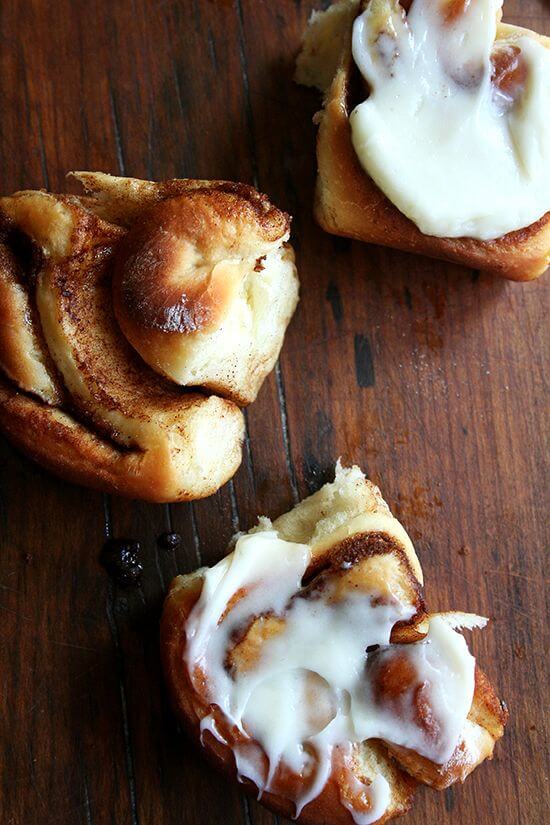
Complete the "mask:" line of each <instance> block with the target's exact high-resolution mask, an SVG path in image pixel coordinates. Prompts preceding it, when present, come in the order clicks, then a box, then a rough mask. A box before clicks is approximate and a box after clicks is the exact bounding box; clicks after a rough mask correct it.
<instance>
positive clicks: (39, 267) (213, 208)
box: [0, 173, 297, 501]
mask: <svg viewBox="0 0 550 825" xmlns="http://www.w3.org/2000/svg"><path fill="white" fill-rule="evenodd" d="M77 177H78V178H79V179H80V180H81V181H82V182H83V183H84V185H85V187H86V188H87V190H88V192H89V194H88V195H86V196H82V197H77V196H71V195H52V194H49V193H47V192H44V191H40V192H34V191H26V192H18V193H16V194H15V195H12V196H10V197H4V198H0V321H1V322H2V323H0V374H1V375H2V377H1V378H0V427H1V428H2V429H3V430H4V432H5V433H6V434H7V435H8V436H9V437H10V438H11V439H12V440H13V441H14V442H15V443H16V444H17V445H18V446H19V447H21V448H22V449H23V450H24V451H26V452H27V453H28V454H29V455H31V456H32V457H33V458H35V459H36V460H37V461H39V462H40V463H42V464H44V465H45V466H46V467H48V468H49V469H52V470H54V471H55V472H57V473H59V474H60V475H62V476H63V477H64V478H67V479H69V480H73V481H77V482H80V483H84V484H88V485H90V486H93V487H97V488H99V489H103V490H106V491H109V492H120V493H122V494H124V495H128V496H133V497H137V498H144V499H148V500H151V501H176V500H184V499H193V498H199V497H201V496H205V495H209V494H210V493H212V492H214V491H215V490H217V489H218V488H219V487H220V486H221V485H222V484H223V483H224V482H225V481H227V479H228V478H230V477H231V476H232V475H233V473H234V472H235V470H236V469H237V467H238V466H239V463H240V460H241V441H242V436H243V427H244V424H243V416H242V413H241V411H240V409H239V406H238V404H243V403H246V402H248V401H250V400H252V399H253V398H254V397H255V395H256V393H257V391H258V389H259V387H260V385H261V382H262V380H263V378H264V377H265V375H266V374H267V373H268V372H269V370H270V369H271V368H272V366H273V363H274V360H275V359H276V357H277V355H278V352H279V349H280V347H281V344H282V340H283V336H284V332H285V329H286V326H287V324H288V321H289V320H290V316H291V315H292V312H293V310H294V307H295V305H296V301H297V277H296V269H295V266H294V258H293V253H292V249H291V247H290V246H289V245H288V243H287V240H288V234H289V218H288V216H287V215H285V214H284V213H283V212H280V211H279V210H278V209H276V208H275V207H274V206H272V205H271V204H270V202H269V201H268V199H267V198H266V197H265V196H263V195H260V194H259V193H258V192H256V191H255V190H254V189H252V188H251V187H247V186H245V185H242V184H232V183H224V182H207V181H184V180H181V181H180V180H174V181H167V182H165V183H160V184H157V183H152V182H149V181H137V180H132V179H125V178H114V177H111V176H109V175H102V174H99V173H80V174H77ZM267 307H269V312H268V309H267ZM262 332H264V334H263V335H262Z"/></svg>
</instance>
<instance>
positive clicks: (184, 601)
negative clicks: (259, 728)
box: [160, 574, 417, 825]
mask: <svg viewBox="0 0 550 825" xmlns="http://www.w3.org/2000/svg"><path fill="white" fill-rule="evenodd" d="M182 578H184V577H179V579H176V580H174V582H173V583H172V586H171V589H170V592H169V594H168V597H167V599H166V601H165V604H164V609H163V613H162V619H161V625H160V650H161V659H162V665H163V670H164V674H165V679H166V683H167V685H168V692H169V695H170V699H171V703H172V706H173V708H174V710H175V712H176V713H177V715H178V717H179V718H180V720H181V721H182V722H183V723H184V725H185V727H186V729H187V731H188V733H189V734H190V735H191V737H192V738H193V739H194V740H195V742H196V743H197V744H198V745H200V746H201V747H202V749H203V752H204V753H205V755H206V756H207V757H208V759H209V761H210V762H211V763H212V764H213V765H214V766H215V767H216V768H217V769H218V770H221V771H222V772H223V773H224V774H225V775H226V776H227V777H228V778H230V779H232V780H233V781H237V780H238V779H239V778H238V774H237V769H236V765H235V759H234V756H233V752H232V750H231V748H230V747H229V746H228V745H226V744H224V743H222V742H220V741H219V740H218V739H217V738H216V737H215V736H213V735H212V734H211V733H210V732H209V731H205V733H204V735H203V736H201V733H200V722H201V720H202V719H203V718H204V717H205V716H206V715H208V713H209V712H212V710H213V709H212V707H211V706H208V705H207V704H205V703H204V702H203V701H202V700H201V697H200V696H199V695H198V694H197V692H196V689H195V687H194V686H193V685H192V684H191V680H190V678H189V674H188V671H187V668H186V667H185V665H184V662H183V654H184V651H185V646H186V637H185V620H186V618H187V617H188V616H189V614H190V612H191V610H192V608H193V606H194V605H195V603H196V601H197V600H198V598H199V596H200V593H201V588H202V579H201V578H200V575H197V574H193V575H192V577H191V578H190V579H189V581H188V582H186V583H185V584H182V583H181V579H182ZM214 714H215V717H216V719H218V720H219V723H220V729H221V730H224V733H225V734H227V737H228V741H230V742H231V741H233V742H234V743H237V742H239V743H242V737H241V736H240V735H239V734H236V733H235V732H232V731H226V730H225V729H224V728H223V720H222V719H221V717H220V716H219V715H216V711H215V710H214ZM369 750H370V752H371V753H370V757H371V759H373V760H374V763H375V765H376V766H377V768H378V769H382V766H383V770H384V774H385V775H386V778H388V780H389V781H390V783H391V787H392V801H391V804H390V806H389V808H388V810H387V811H386V813H385V814H384V815H383V816H382V817H381V818H379V819H378V820H377V821H376V825H383V823H385V822H388V821H389V820H390V819H393V818H394V817H396V816H400V815H402V814H404V813H406V812H407V811H408V810H410V808H411V806H412V802H413V795H414V789H415V788H416V784H417V783H416V781H415V780H414V779H413V778H412V777H411V776H409V775H407V774H406V773H403V771H401V770H400V769H399V767H398V766H397V765H396V764H395V763H394V762H393V760H391V759H388V756H387V751H385V749H384V746H383V745H382V744H381V743H376V742H373V743H369ZM260 758H261V757H260ZM354 772H355V773H356V775H358V776H361V773H362V769H361V767H360V766H359V765H357V766H356V767H355V771H354ZM277 779H278V784H279V788H280V790H279V792H278V793H270V792H265V793H264V794H262V797H261V802H262V804H264V805H266V806H267V807H268V808H270V809H271V810H273V811H275V812H276V813H278V814H280V815H282V816H285V817H288V818H294V815H295V807H294V803H293V802H292V801H291V799H290V798H289V796H292V790H293V789H294V790H295V791H299V784H298V780H297V778H296V777H294V776H292V775H289V773H288V772H287V773H283V774H282V775H280V776H278V777H276V778H275V782H277ZM342 781H344V782H345V778H343V777H339V776H338V769H337V768H335V771H334V773H333V775H331V777H330V778H329V780H328V781H327V783H326V785H325V787H324V788H323V790H322V791H321V793H320V794H319V796H317V797H316V798H315V799H313V800H312V801H311V802H310V803H309V804H308V805H306V807H305V808H304V809H303V811H302V813H301V814H300V816H299V817H298V819H297V822H299V823H301V825H320V823H325V822H330V823H334V825H353V823H354V820H353V817H352V815H351V813H350V812H349V811H348V810H347V809H346V808H345V807H344V806H343V805H342V802H341V797H342V793H343V792H342V787H341V784H342ZM239 782H241V783H242V786H243V787H244V789H245V790H246V791H247V793H249V794H251V795H252V796H257V794H258V790H257V788H256V786H255V785H254V783H253V782H251V781H250V780H248V779H246V778H245V779H244V780H242V779H239ZM284 791H286V794H287V795H285V792H284Z"/></svg>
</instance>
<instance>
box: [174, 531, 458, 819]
mask: <svg viewBox="0 0 550 825" xmlns="http://www.w3.org/2000/svg"><path fill="white" fill-rule="evenodd" d="M310 555H311V554H310V549H309V547H308V546H307V545H300V544H293V543H291V542H286V541H283V540H281V539H280V538H279V537H278V535H277V534H276V533H275V532H274V531H272V530H266V531H260V532H256V533H253V534H249V535H245V536H241V537H240V538H239V539H238V541H237V544H236V546H235V551H234V553H233V554H232V555H231V556H228V557H227V558H226V559H224V560H223V561H221V562H220V563H219V564H217V565H216V566H215V567H213V568H211V569H208V570H205V571H204V573H203V575H204V583H203V589H202V592H201V596H200V598H199V600H198V601H197V603H196V605H195V606H194V608H193V610H192V612H191V614H190V616H189V618H188V622H187V626H186V633H187V647H186V654H185V660H186V665H187V668H188V671H189V674H190V677H191V679H192V681H193V682H194V684H195V686H196V688H197V691H200V690H202V691H204V690H205V689H206V692H207V697H206V699H207V701H208V703H209V704H210V707H211V713H210V715H209V716H206V717H205V718H204V719H203V720H202V723H201V734H203V733H204V732H205V731H206V730H209V731H210V732H211V733H212V734H213V735H214V736H215V737H216V738H217V739H219V740H220V741H224V742H226V744H228V745H229V746H230V747H232V749H233V753H234V755H235V760H236V766H237V771H238V774H239V776H240V777H247V778H249V779H251V780H252V781H253V782H254V784H255V785H256V786H257V788H258V792H259V795H260V796H261V794H262V793H264V792H265V791H273V792H278V791H279V788H280V782H281V776H282V774H286V775H288V774H291V775H293V776H295V777H299V779H300V781H299V782H298V783H297V785H296V783H294V784H293V785H292V787H295V786H296V787H299V790H298V791H296V792H293V796H292V801H293V802H294V803H295V806H296V816H299V814H300V812H301V810H302V809H303V808H304V807H305V806H306V805H307V804H308V803H309V802H311V800H313V799H315V798H316V797H317V796H318V795H319V794H320V793H321V792H322V790H323V788H324V787H325V785H326V782H327V780H328V778H329V776H330V775H331V773H332V772H333V768H334V765H335V762H336V760H337V759H338V760H340V761H342V753H344V754H345V759H344V764H348V765H349V763H350V761H353V760H354V746H356V745H357V744H358V743H360V742H362V741H364V740H367V739H371V738H379V739H385V740H386V741H388V742H391V743H394V744H397V745H401V746H404V747H408V748H414V749H415V750H416V751H417V752H418V753H420V754H422V755H423V756H426V757H427V758H429V759H432V760H433V761H436V762H439V763H443V762H445V761H446V760H447V759H448V758H449V757H450V756H451V755H452V753H453V751H454V749H455V747H456V745H457V744H458V741H459V739H460V735H461V732H462V729H463V727H464V724H465V721H466V717H467V714H468V711H469V709H470V705H471V702H472V696H473V690H474V659H473V658H472V656H471V655H470V654H469V652H468V649H467V646H466V643H465V641H464V639H463V638H462V636H460V635H459V634H458V633H456V632H455V631H454V630H453V629H452V628H451V627H450V625H449V623H448V622H446V621H445V620H444V619H440V618H438V617H434V618H433V619H432V620H431V622H430V628H429V633H428V635H427V637H426V638H425V639H424V640H423V641H422V642H418V643H415V644H409V645H404V644H401V645H396V644H391V643H390V636H391V632H392V628H393V627H394V625H395V624H396V622H399V621H406V620H408V619H410V618H411V617H412V616H413V615H414V613H415V607H414V606H413V605H412V604H408V603H404V602H402V601H400V600H399V599H398V598H397V597H396V596H394V595H391V594H388V593H387V592H386V593H384V594H382V593H380V592H374V591H365V590H363V589H361V588H358V587H357V586H354V587H349V588H348V589H347V590H346V591H345V592H342V588H341V587H338V586H337V582H336V581H334V580H332V579H331V577H325V578H324V579H323V580H322V584H319V583H317V585H316V582H315V580H314V582H313V583H312V584H311V585H310V586H309V587H303V586H302V579H303V577H304V574H305V573H306V570H307V568H308V564H309V561H310ZM342 569H343V570H344V569H345V570H348V569H349V562H347V563H346V565H345V567H343V568H342ZM367 649H368V650H369V652H367ZM218 714H219V715H218ZM218 720H223V724H222V721H220V722H219V723H218ZM222 731H223V732H222ZM235 732H236V735H235ZM354 773H355V774H356V773H357V771H355V772H354ZM354 773H352V771H351V768H348V772H347V774H346V777H347V780H346V784H347V785H348V786H350V787H352V790H353V794H354V796H353V797H349V796H348V795H346V796H345V797H342V804H344V805H345V807H347V808H348V809H349V810H350V812H351V813H352V815H353V816H354V819H355V821H356V822H357V823H358V825H367V823H370V822H375V821H376V819H378V818H379V817H380V816H381V815H382V813H383V812H384V810H386V808H387V806H388V804H389V801H390V788H389V785H388V783H387V781H386V779H385V778H384V777H382V776H380V775H378V776H375V777H366V778H365V782H361V781H360V780H359V779H358V778H357V776H356V775H355V776H354ZM369 780H371V781H369ZM354 800H355V801H354Z"/></svg>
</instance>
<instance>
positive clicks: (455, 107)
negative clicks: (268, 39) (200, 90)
mask: <svg viewBox="0 0 550 825" xmlns="http://www.w3.org/2000/svg"><path fill="white" fill-rule="evenodd" d="M501 14H502V0H472V2H467V3H466V2H462V0H401V2H399V0H361V2H360V0H341V1H340V2H338V3H336V4H335V5H333V6H331V7H330V8H329V9H328V10H327V11H326V12H324V13H315V14H314V15H313V16H312V19H311V22H310V27H309V29H308V32H307V33H306V36H305V40H304V46H303V49H302V52H301V54H300V56H299V58H298V63H297V74H296V79H297V80H298V82H300V83H303V84H305V85H309V86H317V87H318V88H319V89H320V90H321V91H322V92H323V93H324V95H325V97H324V105H323V109H322V111H321V112H320V113H319V114H318V115H317V116H316V120H317V122H318V124H319V132H318V139H317V160H318V169H319V174H318V179H317V190H316V200H315V214H316V218H317V220H318V222H319V223H320V225H321V226H322V227H323V228H324V229H326V230H327V231H328V232H332V233H334V234H337V235H344V236H348V237H351V238H355V239H358V240H363V241H367V242H370V243H377V244H382V245H385V246H392V247H396V248H398V249H403V250H406V251H409V252H415V253H420V254H424V255H429V256H432V257H435V258H442V259H445V260H449V261H454V262H457V263H460V264H463V265H465V266H468V267H472V268H475V269H481V270H485V271H488V272H491V273H493V274H496V275H500V276H502V277H504V278H509V279H512V280H529V279H532V278H536V277H537V276H539V275H540V274H542V272H544V271H545V269H546V268H547V266H548V264H549V263H550V121H549V119H548V116H547V114H548V110H549V108H550V51H549V47H550V39H549V38H547V37H543V36H541V35H538V34H536V33H534V32H532V31H528V30H526V29H521V28H518V27H516V26H511V25H507V24H504V23H502V22H501Z"/></svg>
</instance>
